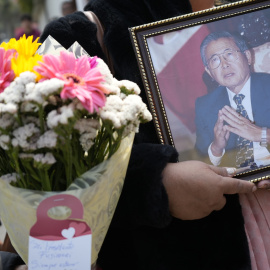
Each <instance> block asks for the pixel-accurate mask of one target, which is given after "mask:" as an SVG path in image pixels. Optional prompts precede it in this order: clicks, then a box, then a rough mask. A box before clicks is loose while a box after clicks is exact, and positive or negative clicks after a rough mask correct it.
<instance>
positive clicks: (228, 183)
mask: <svg viewBox="0 0 270 270" xmlns="http://www.w3.org/2000/svg"><path fill="white" fill-rule="evenodd" d="M221 183H222V184H221V185H222V188H223V194H236V193H249V192H254V191H256V190H257V187H256V186H255V184H254V183H251V182H249V181H246V180H240V179H236V178H230V177H223V178H222V182H221Z"/></svg>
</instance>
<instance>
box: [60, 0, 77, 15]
mask: <svg viewBox="0 0 270 270" xmlns="http://www.w3.org/2000/svg"><path fill="white" fill-rule="evenodd" d="M76 10H77V8H76V3H75V1H74V0H72V1H65V2H63V3H62V15H63V16H66V15H68V14H71V13H73V12H75V11H76Z"/></svg>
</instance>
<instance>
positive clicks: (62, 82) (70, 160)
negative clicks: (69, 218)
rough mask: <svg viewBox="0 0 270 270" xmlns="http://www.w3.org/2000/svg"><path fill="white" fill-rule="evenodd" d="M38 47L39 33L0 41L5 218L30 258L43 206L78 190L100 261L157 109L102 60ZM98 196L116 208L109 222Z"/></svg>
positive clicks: (0, 208) (0, 212) (0, 204)
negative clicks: (133, 160)
mask: <svg viewBox="0 0 270 270" xmlns="http://www.w3.org/2000/svg"><path fill="white" fill-rule="evenodd" d="M39 45H40V43H38V41H37V40H36V41H34V42H33V41H32V37H29V38H27V39H26V38H25V37H23V38H21V39H20V40H18V41H17V40H15V39H11V40H10V41H9V42H8V43H2V44H1V45H0V71H1V73H0V76H1V77H0V177H1V180H0V193H1V194H0V216H1V218H2V220H3V222H4V224H5V226H6V228H7V231H8V233H9V236H10V238H11V240H12V242H13V245H14V247H15V248H16V249H17V251H18V253H19V254H20V255H21V256H22V257H23V259H24V260H25V261H27V235H28V233H29V228H30V227H31V226H32V225H33V223H34V220H35V209H36V207H37V205H38V204H39V203H40V201H42V200H43V199H44V198H45V197H48V196H51V195H52V194H55V193H54V192H56V191H57V192H66V193H69V194H73V195H75V196H77V197H79V198H80V200H81V201H82V203H83V205H84V208H85V216H86V217H85V219H86V221H87V222H88V223H90V224H89V225H90V227H91V229H92V231H93V242H94V245H96V248H93V251H92V257H93V260H94V261H95V259H96V258H97V253H98V250H99V248H100V246H101V244H102V241H103V239H104V237H105V234H106V231H107V228H108V226H109V223H110V220H111V217H112V214H113V212H114V208H115V206H116V203H117V201H118V198H119V195H120V192H121V187H122V183H123V180H124V177H125V172H126V168H127V164H128V159H129V154H130V151H131V145H132V140H133V135H134V133H135V132H137V131H138V127H139V124H140V123H143V122H147V121H150V120H151V114H150V112H149V111H148V110H147V107H146V105H145V104H144V103H143V102H142V100H141V98H140V96H139V93H140V89H139V87H138V86H137V85H136V84H135V83H133V82H130V81H126V80H124V81H118V80H116V79H115V78H114V77H113V76H112V74H111V72H110V70H109V68H108V67H107V65H106V64H105V63H104V62H103V60H102V59H100V58H98V57H96V56H94V57H90V56H88V55H81V56H80V57H79V58H76V57H75V56H74V54H73V53H72V52H69V51H67V50H62V51H61V52H60V54H59V55H51V54H47V55H40V54H38V53H36V51H37V49H38V47H39ZM119 181H120V182H119ZM121 181H122V182H121ZM115 190H117V192H116V193H117V196H116V195H115V194H116V193H115ZM104 192H105V193H104ZM106 192H107V193H108V195H107V197H108V199H107V200H106V199H105V198H106ZM97 196H99V197H98V201H99V202H100V203H101V204H103V203H104V206H103V207H105V208H108V207H109V208H110V207H112V208H113V209H110V211H109V217H108V218H107V219H106V222H105V223H104V224H98V222H97V221H96V218H95V217H96V216H97V215H100V211H101V210H100V209H102V207H100V206H98V207H97V204H96V201H97ZM91 198H94V199H95V204H93V201H91ZM112 201H113V203H112ZM12 204H13V206H14V209H13V210H12V209H11V208H10V207H12V206H11V205H12ZM113 205H114V206H113ZM92 206H93V207H92ZM97 209H99V210H97ZM20 212H22V213H23V214H21V216H22V217H21V220H20V218H19V216H20ZM95 215H96V216H95ZM16 223H17V224H19V227H24V228H18V226H16V225H15V224H16ZM22 224H24V226H22ZM98 228H99V229H98ZM95 233H96V234H95ZM24 234H26V239H24V238H23V237H24V236H23V235H24ZM17 239H18V240H17ZM95 239H96V240H95ZM98 239H99V240H98ZM24 246H26V248H25V247H24ZM93 253H94V255H93Z"/></svg>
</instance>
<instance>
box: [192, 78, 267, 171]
mask: <svg viewBox="0 0 270 270" xmlns="http://www.w3.org/2000/svg"><path fill="white" fill-rule="evenodd" d="M250 91H251V93H250V94H251V107H252V113H253V117H254V121H255V125H257V126H259V127H269V128H270V75H269V74H265V73H252V74H251V86H250ZM225 105H229V106H230V102H229V97H228V93H227V91H226V87H225V86H219V87H218V88H216V89H215V90H214V91H213V92H212V93H210V94H207V95H205V96H202V97H199V98H198V99H197V100H196V106H195V108H196V119H195V122H196V135H197V138H196V146H195V147H196V149H197V150H198V151H199V153H200V154H201V155H202V157H203V156H204V157H205V156H207V157H208V147H209V145H210V144H211V143H212V142H213V140H214V126H215V124H216V121H217V117H218V111H219V110H220V109H222V108H223V107H224V106H225ZM237 137H238V136H237V135H236V134H233V133H231V134H230V137H229V140H228V143H227V146H226V149H225V151H226V153H225V155H224V156H223V158H222V164H221V165H223V166H235V155H236V152H235V147H236V139H237ZM208 160H209V159H208ZM209 162H210V161H209Z"/></svg>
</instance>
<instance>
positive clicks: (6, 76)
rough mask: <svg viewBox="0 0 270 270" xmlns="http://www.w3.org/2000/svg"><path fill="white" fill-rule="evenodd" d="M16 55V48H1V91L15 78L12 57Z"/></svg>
mask: <svg viewBox="0 0 270 270" xmlns="http://www.w3.org/2000/svg"><path fill="white" fill-rule="evenodd" d="M13 55H14V50H7V51H6V50H5V49H4V48H0V93H2V92H3V91H4V90H5V88H6V87H8V86H9V84H10V83H11V82H12V81H13V80H14V78H15V74H14V71H13V70H12V69H11V59H12V57H13Z"/></svg>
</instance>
